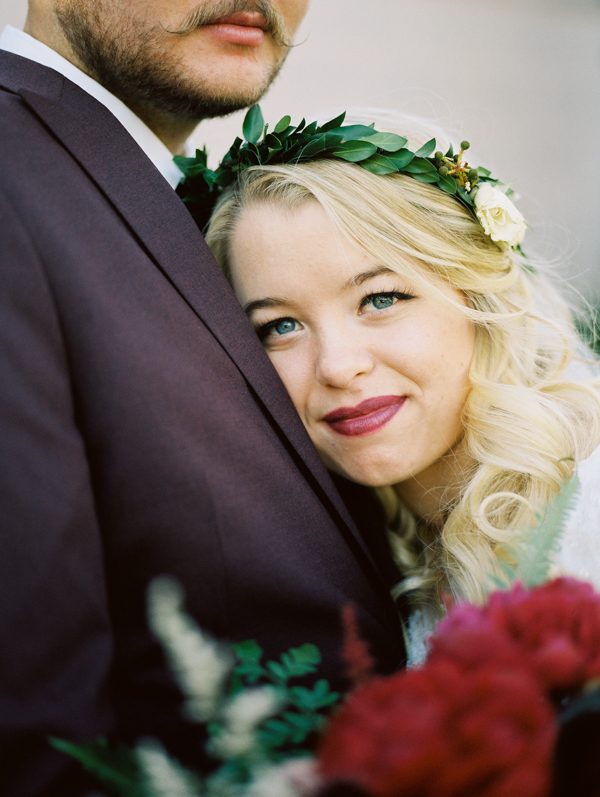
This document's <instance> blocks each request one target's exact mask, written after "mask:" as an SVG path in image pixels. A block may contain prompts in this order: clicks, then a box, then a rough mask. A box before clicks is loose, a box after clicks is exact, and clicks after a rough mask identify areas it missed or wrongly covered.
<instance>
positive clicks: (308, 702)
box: [288, 679, 340, 712]
mask: <svg viewBox="0 0 600 797" xmlns="http://www.w3.org/2000/svg"><path fill="white" fill-rule="evenodd" d="M288 696H289V699H290V702H291V703H292V704H293V705H294V706H295V707H296V708H299V709H301V710H302V711H307V712H315V711H319V710H320V709H324V708H329V707H330V706H333V705H334V704H335V703H337V702H338V701H339V699H340V694H339V693H338V692H332V691H331V687H330V686H329V683H328V682H327V681H325V680H323V679H321V680H319V681H317V683H316V684H315V685H314V686H313V688H312V689H308V688H307V687H304V686H292V687H290V689H289V691H288Z"/></svg>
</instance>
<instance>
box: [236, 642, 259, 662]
mask: <svg viewBox="0 0 600 797" xmlns="http://www.w3.org/2000/svg"><path fill="white" fill-rule="evenodd" d="M233 652H234V654H235V655H236V656H237V658H238V659H239V660H240V661H242V662H259V661H260V660H261V658H262V656H263V649H262V648H261V646H260V645H259V644H258V642H257V641H256V640H255V639H246V640H244V641H243V642H237V643H236V644H235V645H233Z"/></svg>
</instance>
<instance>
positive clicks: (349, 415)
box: [323, 396, 406, 437]
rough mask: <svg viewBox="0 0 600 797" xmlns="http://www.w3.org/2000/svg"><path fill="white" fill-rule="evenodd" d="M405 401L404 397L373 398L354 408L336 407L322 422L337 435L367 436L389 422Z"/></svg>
mask: <svg viewBox="0 0 600 797" xmlns="http://www.w3.org/2000/svg"><path fill="white" fill-rule="evenodd" d="M405 401H406V396H375V397H374V398H370V399H365V401H361V402H360V404H357V405H356V406H355V407H338V408H337V409H335V410H333V411H332V412H329V413H327V415H324V416H323V420H324V421H325V422H326V423H327V424H329V426H330V427H331V428H332V429H333V430H334V432H337V433H338V434H343V435H347V436H349V437H355V436H356V435H362V434H369V433H370V432H375V431H377V429H380V428H381V427H382V426H385V424H386V423H388V422H389V421H391V420H392V418H393V417H394V415H395V414H396V413H397V412H398V410H399V409H400V408H401V407H402V405H403V404H404V402H405Z"/></svg>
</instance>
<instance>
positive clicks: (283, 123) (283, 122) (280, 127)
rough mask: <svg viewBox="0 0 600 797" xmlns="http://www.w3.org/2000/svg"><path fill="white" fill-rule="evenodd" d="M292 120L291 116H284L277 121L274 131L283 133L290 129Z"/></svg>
mask: <svg viewBox="0 0 600 797" xmlns="http://www.w3.org/2000/svg"><path fill="white" fill-rule="evenodd" d="M291 121H292V117H291V116H287V115H286V116H282V117H281V119H280V120H279V121H278V122H277V124H276V125H275V127H274V128H273V132H274V133H283V132H284V131H285V130H287V129H288V127H289V126H290V122H291Z"/></svg>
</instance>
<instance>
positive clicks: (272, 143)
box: [264, 133, 281, 150]
mask: <svg viewBox="0 0 600 797" xmlns="http://www.w3.org/2000/svg"><path fill="white" fill-rule="evenodd" d="M264 143H265V144H266V145H267V147H268V148H269V149H276V150H280V149H281V139H280V138H279V137H278V136H276V135H275V133H269V135H267V136H265V141H264Z"/></svg>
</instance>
